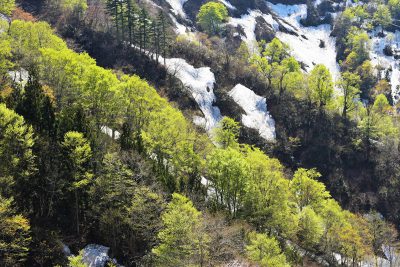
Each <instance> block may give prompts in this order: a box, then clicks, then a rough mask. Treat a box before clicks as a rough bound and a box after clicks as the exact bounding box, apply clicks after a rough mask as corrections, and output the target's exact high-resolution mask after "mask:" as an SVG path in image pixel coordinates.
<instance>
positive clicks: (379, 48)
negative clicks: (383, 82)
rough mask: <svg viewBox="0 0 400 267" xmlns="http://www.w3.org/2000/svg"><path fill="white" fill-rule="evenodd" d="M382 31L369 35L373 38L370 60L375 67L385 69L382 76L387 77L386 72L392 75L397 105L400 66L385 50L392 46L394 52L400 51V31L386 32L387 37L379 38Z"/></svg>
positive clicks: (392, 86)
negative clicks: (387, 46)
mask: <svg viewBox="0 0 400 267" xmlns="http://www.w3.org/2000/svg"><path fill="white" fill-rule="evenodd" d="M379 32H380V29H376V30H374V31H372V32H371V33H370V34H369V35H370V38H371V44H372V47H371V51H370V58H371V62H372V64H373V66H375V67H378V66H379V67H381V68H382V69H383V71H382V73H381V76H382V77H385V72H386V70H389V71H390V73H391V76H390V84H391V89H392V98H393V101H394V102H395V103H397V102H398V101H399V99H400V64H399V62H398V60H396V59H395V58H394V57H393V56H386V55H385V54H384V53H383V50H384V48H385V46H386V45H389V46H391V48H392V50H393V51H395V52H396V51H397V52H399V51H400V31H398V30H396V32H395V33H394V34H393V33H388V32H384V34H385V37H384V38H382V37H379V34H378V33H379Z"/></svg>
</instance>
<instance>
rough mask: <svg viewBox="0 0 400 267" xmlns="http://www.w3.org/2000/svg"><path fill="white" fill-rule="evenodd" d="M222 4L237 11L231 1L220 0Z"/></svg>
mask: <svg viewBox="0 0 400 267" xmlns="http://www.w3.org/2000/svg"><path fill="white" fill-rule="evenodd" d="M219 1H220V2H221V3H222V4H224V5H225V6H226V7H227V8H229V9H231V10H236V7H234V6H233V5H232V4H231V3H230V2H229V1H227V0H219Z"/></svg>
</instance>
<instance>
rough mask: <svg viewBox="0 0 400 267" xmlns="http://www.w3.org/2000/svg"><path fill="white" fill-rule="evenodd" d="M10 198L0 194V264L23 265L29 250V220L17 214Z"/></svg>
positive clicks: (8, 265)
mask: <svg viewBox="0 0 400 267" xmlns="http://www.w3.org/2000/svg"><path fill="white" fill-rule="evenodd" d="M11 204H12V200H11V199H6V198H3V197H2V196H1V195H0V265H1V266H5V267H11V266H23V263H24V261H25V260H26V259H27V256H28V252H29V243H30V241H31V238H30V236H29V234H30V233H29V232H30V226H29V221H28V220H27V219H26V218H24V217H23V216H22V215H17V214H16V213H15V212H14V210H13V208H12V207H11Z"/></svg>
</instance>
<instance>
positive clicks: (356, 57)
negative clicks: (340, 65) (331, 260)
mask: <svg viewBox="0 0 400 267" xmlns="http://www.w3.org/2000/svg"><path fill="white" fill-rule="evenodd" d="M346 45H347V48H348V50H347V51H348V52H349V54H348V55H347V57H346V60H345V67H347V68H348V69H349V70H355V69H356V68H357V67H358V66H359V65H361V64H362V63H363V62H364V61H365V60H368V59H369V50H370V40H369V36H368V34H367V32H366V31H363V30H360V29H359V28H357V27H352V28H351V29H350V30H349V32H348V34H347V35H346Z"/></svg>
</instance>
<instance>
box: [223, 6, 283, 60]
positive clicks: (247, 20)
mask: <svg viewBox="0 0 400 267" xmlns="http://www.w3.org/2000/svg"><path fill="white" fill-rule="evenodd" d="M257 17H263V18H264V19H265V20H266V21H267V22H268V23H269V24H270V25H271V26H272V27H273V28H274V29H275V30H278V27H279V24H278V23H277V22H276V21H275V20H274V19H273V18H272V16H271V14H263V13H261V11H260V10H249V11H248V14H245V15H242V16H241V17H240V18H230V20H229V24H231V25H233V26H235V27H237V26H241V27H242V28H243V31H244V33H245V35H246V36H241V37H242V40H243V41H245V42H246V44H247V46H248V47H249V49H250V51H251V52H252V53H256V52H257V51H258V48H257V47H258V46H257V40H256V34H255V30H256V24H257V22H256V18H257Z"/></svg>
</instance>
